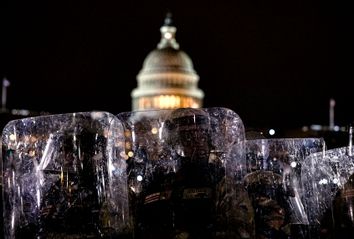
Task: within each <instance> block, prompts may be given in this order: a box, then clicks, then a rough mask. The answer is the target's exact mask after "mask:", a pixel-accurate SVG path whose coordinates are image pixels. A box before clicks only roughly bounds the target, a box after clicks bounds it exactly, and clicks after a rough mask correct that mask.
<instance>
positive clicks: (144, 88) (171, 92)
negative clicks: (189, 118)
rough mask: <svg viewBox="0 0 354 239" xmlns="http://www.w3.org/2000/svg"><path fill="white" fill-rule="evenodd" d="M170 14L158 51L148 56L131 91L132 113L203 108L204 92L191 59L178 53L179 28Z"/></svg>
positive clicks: (162, 29)
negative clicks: (174, 24)
mask: <svg viewBox="0 0 354 239" xmlns="http://www.w3.org/2000/svg"><path fill="white" fill-rule="evenodd" d="M171 23H172V21H171V17H170V16H169V15H168V16H167V17H166V19H165V24H164V25H163V26H162V27H161V28H160V31H161V40H160V43H159V44H158V45H157V49H155V50H153V51H152V52H150V53H149V54H148V56H147V57H146V59H145V61H144V63H143V69H142V70H141V71H140V72H139V74H138V75H137V81H138V87H137V88H135V89H134V90H133V91H132V94H131V96H132V99H133V110H145V109H175V108H181V107H183V108H186V107H191V108H200V107H202V100H203V97H204V93H203V91H202V90H200V89H198V81H199V76H198V75H197V74H196V72H195V71H194V68H193V63H192V60H191V59H190V57H189V56H188V55H187V54H186V53H185V52H184V51H181V50H179V45H178V43H177V42H176V39H175V34H176V30H177V29H176V27H174V26H172V24H171Z"/></svg>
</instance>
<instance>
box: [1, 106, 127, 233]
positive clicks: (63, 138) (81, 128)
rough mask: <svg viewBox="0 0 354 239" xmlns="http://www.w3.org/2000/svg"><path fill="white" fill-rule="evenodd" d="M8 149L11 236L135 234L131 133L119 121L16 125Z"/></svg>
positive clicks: (67, 119)
mask: <svg viewBox="0 0 354 239" xmlns="http://www.w3.org/2000/svg"><path fill="white" fill-rule="evenodd" d="M2 144H3V193H4V221H5V223H4V224H5V238H101V237H109V238H113V237H119V238H121V237H120V236H122V237H123V235H125V236H127V235H128V234H129V223H130V221H129V220H130V219H129V204H128V191H127V177H126V162H125V160H124V159H123V158H122V157H120V154H119V153H120V152H121V151H122V150H123V149H124V134H123V129H122V125H121V124H120V122H119V121H118V119H117V118H116V117H115V116H114V115H111V114H109V113H105V112H87V113H73V114H61V115H50V116H40V117H33V118H26V119H21V120H15V121H11V122H9V123H8V124H7V125H6V127H5V128H4V131H3V135H2Z"/></svg>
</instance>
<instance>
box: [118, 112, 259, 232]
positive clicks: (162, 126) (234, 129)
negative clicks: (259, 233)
mask: <svg viewBox="0 0 354 239" xmlns="http://www.w3.org/2000/svg"><path fill="white" fill-rule="evenodd" d="M118 118H119V119H120V120H121V121H122V122H123V123H124V127H125V135H126V136H127V138H126V152H125V153H126V158H127V161H128V176H129V181H128V186H129V190H130V198H131V208H132V212H133V215H134V222H135V224H134V225H135V228H136V230H135V236H136V237H137V238H144V239H147V238H164V239H169V238H171V239H172V238H205V239H207V238H248V237H249V236H250V235H251V234H252V230H253V228H252V225H253V224H252V218H253V214H252V211H251V210H250V208H249V207H247V206H248V205H250V204H249V201H247V200H246V199H239V198H237V196H236V194H237V195H240V193H238V192H241V191H242V189H241V187H237V185H240V183H239V182H240V181H241V178H242V172H243V169H244V168H245V161H242V160H244V158H242V156H243V155H244V154H243V145H244V144H243V142H244V137H245V133H244V126H243V123H242V121H241V119H240V117H239V116H238V115H237V114H236V113H234V112H233V111H231V110H228V109H224V108H206V109H177V110H161V111H143V112H127V113H121V114H119V115H118ZM242 195H243V196H244V195H245V194H244V193H243V194H242ZM237 200H238V201H237ZM247 203H248V204H247ZM239 209H242V210H243V211H240V210H239ZM247 217H248V220H247Z"/></svg>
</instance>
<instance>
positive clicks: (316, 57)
mask: <svg viewBox="0 0 354 239" xmlns="http://www.w3.org/2000/svg"><path fill="white" fill-rule="evenodd" d="M48 2H50V3H48ZM48 2H44V1H43V2H37V1H27V2H18V1H5V2H2V3H1V18H2V20H1V22H2V23H1V52H0V58H1V62H0V63H1V64H0V77H1V78H3V77H6V78H7V79H8V80H9V81H10V82H11V86H10V87H9V88H8V101H7V106H8V108H10V109H11V108H22V109H29V110H34V111H47V112H51V113H69V112H79V111H90V110H105V111H109V112H111V113H114V114H117V113H119V112H123V111H130V110H131V97H130V92H131V90H132V89H133V88H135V87H136V86H137V82H136V75H137V74H138V72H139V70H140V69H141V67H142V63H143V60H144V59H145V57H146V56H147V54H148V53H149V52H150V51H152V50H153V49H155V47H156V45H157V43H158V42H159V40H160V32H159V28H160V26H161V25H162V23H163V19H164V16H165V14H166V12H167V11H168V10H169V11H171V12H172V13H173V18H174V23H175V26H176V27H177V36H176V38H177V41H178V42H179V44H180V46H181V49H182V50H184V51H185V52H186V53H187V54H188V55H189V56H190V57H191V59H192V60H193V63H194V67H195V70H196V71H197V73H198V74H199V76H200V82H199V87H200V88H201V89H203V90H204V92H205V100H204V106H205V107H213V106H220V107H227V108H230V109H232V110H234V111H235V112H236V113H238V114H239V115H240V116H241V118H242V119H243V121H244V123H245V125H246V127H247V126H248V127H251V126H252V127H263V126H266V127H283V128H291V127H298V126H302V125H310V124H325V125H328V123H329V113H328V109H329V100H330V98H331V97H333V98H334V99H335V100H336V106H335V123H336V124H338V125H346V124H348V123H349V122H351V121H353V120H354V104H353V103H354V94H353V86H354V73H353V66H354V59H353V58H354V52H353V44H354V39H353V29H354V24H353V22H354V21H353V18H354V14H353V8H350V7H349V6H346V5H344V4H343V3H341V2H342V1H309V0H296V1H284V0H282V1H281V0H277V1H272V0H267V1H259V0H242V1H228V2H224V3H223V2H221V1H213V2H212V1H209V2H208V1H201V0H196V1H192V0H190V1H183V0H181V1H175V2H174V1H146V2H140V1H97V2H91V1H48ZM348 2H350V1H348Z"/></svg>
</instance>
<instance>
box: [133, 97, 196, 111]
mask: <svg viewBox="0 0 354 239" xmlns="http://www.w3.org/2000/svg"><path fill="white" fill-rule="evenodd" d="M138 106H139V108H140V109H151V108H153V109H176V108H199V107H201V105H200V103H199V102H198V101H197V100H195V99H194V98H192V97H184V96H180V95H158V96H153V97H141V98H140V99H139V101H138Z"/></svg>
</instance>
